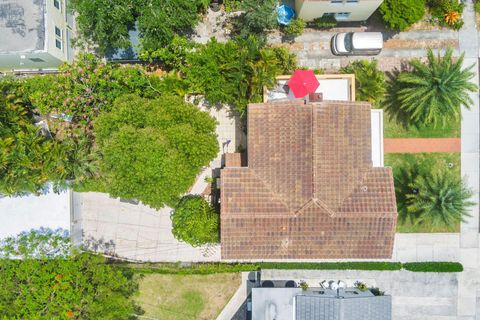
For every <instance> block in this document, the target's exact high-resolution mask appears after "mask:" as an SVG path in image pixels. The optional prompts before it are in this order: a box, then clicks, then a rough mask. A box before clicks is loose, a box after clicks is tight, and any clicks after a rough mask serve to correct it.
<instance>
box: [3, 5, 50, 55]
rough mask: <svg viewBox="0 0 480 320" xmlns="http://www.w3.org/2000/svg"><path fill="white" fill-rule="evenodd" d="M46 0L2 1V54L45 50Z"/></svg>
mask: <svg viewBox="0 0 480 320" xmlns="http://www.w3.org/2000/svg"><path fill="white" fill-rule="evenodd" d="M44 10H45V0H0V35H1V37H2V41H0V54H1V53H23V52H25V53H27V52H31V51H35V50H43V49H44V44H45V17H44Z"/></svg>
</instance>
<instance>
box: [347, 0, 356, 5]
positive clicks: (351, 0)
mask: <svg viewBox="0 0 480 320" xmlns="http://www.w3.org/2000/svg"><path fill="white" fill-rule="evenodd" d="M347 4H350V5H352V4H358V0H347Z"/></svg>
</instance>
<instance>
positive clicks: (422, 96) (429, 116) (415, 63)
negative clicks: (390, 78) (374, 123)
mask: <svg viewBox="0 0 480 320" xmlns="http://www.w3.org/2000/svg"><path fill="white" fill-rule="evenodd" d="M452 54H453V50H452V49H451V48H448V49H447V51H446V53H445V55H444V56H443V57H441V56H440V55H437V56H435V55H434V54H433V52H432V50H431V49H429V50H428V55H427V58H428V61H427V63H426V64H424V63H422V62H421V61H420V60H418V59H414V60H412V61H410V63H409V64H410V66H411V68H412V70H411V72H402V73H400V75H399V76H398V78H397V80H396V81H397V82H398V84H399V86H400V88H399V90H398V92H397V98H398V102H399V103H400V105H399V107H400V108H402V109H403V110H404V111H406V112H407V113H408V114H410V117H411V119H412V121H413V122H414V123H415V124H416V125H427V124H433V125H434V126H435V125H437V124H438V123H441V124H442V125H443V126H445V124H446V122H447V121H448V120H452V119H455V120H459V119H460V117H461V116H460V115H461V113H460V107H461V106H462V105H464V106H466V107H467V108H469V107H470V105H471V104H472V99H470V97H469V95H468V93H469V92H474V91H476V90H477V85H475V84H474V83H471V82H469V80H470V79H471V78H472V77H473V76H474V73H473V72H472V71H471V69H472V68H473V65H472V66H470V67H468V68H466V69H462V65H463V60H464V55H463V54H462V55H461V56H460V58H459V59H458V60H457V61H454V60H453V58H452Z"/></svg>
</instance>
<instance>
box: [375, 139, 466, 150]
mask: <svg viewBox="0 0 480 320" xmlns="http://www.w3.org/2000/svg"><path fill="white" fill-rule="evenodd" d="M383 148H384V152H385V153H421V152H460V150H461V148H460V138H438V139H421V138H407V139H384V140H383Z"/></svg>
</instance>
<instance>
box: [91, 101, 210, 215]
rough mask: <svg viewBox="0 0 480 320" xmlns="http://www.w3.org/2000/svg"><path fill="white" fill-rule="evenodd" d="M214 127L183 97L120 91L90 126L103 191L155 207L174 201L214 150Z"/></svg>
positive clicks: (185, 189) (186, 188) (183, 191)
mask: <svg viewBox="0 0 480 320" xmlns="http://www.w3.org/2000/svg"><path fill="white" fill-rule="evenodd" d="M215 127H216V122H215V120H214V119H213V118H211V117H210V116H209V115H208V114H207V113H205V112H202V111H200V110H199V109H198V108H197V107H195V106H194V105H191V104H189V103H186V102H184V100H183V99H182V98H179V97H175V96H168V95H162V96H160V97H159V98H157V99H154V100H153V99H144V98H141V97H138V96H135V95H125V96H122V97H121V98H119V99H118V100H116V101H115V103H114V106H113V109H112V111H111V112H108V113H103V114H101V115H100V116H99V117H98V119H97V121H96V122H95V125H94V128H95V133H96V137H97V143H98V147H99V152H100V154H101V164H100V177H101V180H102V181H103V185H104V186H105V190H106V191H107V192H108V193H110V194H111V195H113V196H118V197H122V198H127V199H132V198H133V199H138V200H141V201H142V202H143V203H145V204H148V205H150V206H152V207H154V208H161V207H162V206H164V205H172V204H174V203H175V202H176V199H177V198H178V197H179V196H180V195H181V194H183V193H185V192H186V191H187V190H188V188H189V187H190V186H191V185H192V183H193V182H194V180H195V177H196V175H197V174H198V173H199V171H200V169H201V167H202V166H205V165H207V164H208V163H209V162H210V161H211V160H213V158H214V157H215V156H216V155H217V152H218V150H219V147H218V142H217V139H216V134H215Z"/></svg>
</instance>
